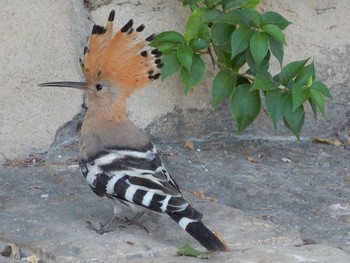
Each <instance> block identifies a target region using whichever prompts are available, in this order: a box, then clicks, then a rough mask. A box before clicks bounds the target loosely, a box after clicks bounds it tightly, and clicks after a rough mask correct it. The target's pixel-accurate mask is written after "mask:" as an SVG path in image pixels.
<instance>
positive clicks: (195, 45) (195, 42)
mask: <svg viewBox="0 0 350 263" xmlns="http://www.w3.org/2000/svg"><path fill="white" fill-rule="evenodd" d="M189 45H190V46H191V48H192V49H193V50H194V51H198V50H202V49H205V48H208V47H209V43H208V42H207V41H205V40H203V39H201V38H194V39H191V41H190V43H189Z"/></svg>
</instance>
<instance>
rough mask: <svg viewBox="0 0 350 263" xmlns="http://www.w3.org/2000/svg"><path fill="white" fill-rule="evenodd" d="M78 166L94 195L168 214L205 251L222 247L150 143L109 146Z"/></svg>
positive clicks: (223, 247)
mask: <svg viewBox="0 0 350 263" xmlns="http://www.w3.org/2000/svg"><path fill="white" fill-rule="evenodd" d="M80 168H81V172H82V174H83V175H84V176H85V178H86V180H87V182H88V183H89V185H90V187H91V188H92V190H93V191H94V192H95V193H96V194H97V195H99V196H104V195H105V196H107V197H109V198H112V199H118V200H119V201H122V202H123V203H124V204H126V205H128V204H135V205H138V206H142V207H145V208H147V209H150V210H152V211H155V212H160V213H167V214H168V215H169V216H170V217H171V218H172V219H173V220H174V221H176V222H177V223H178V224H179V225H180V226H181V227H182V228H183V229H184V230H186V231H187V232H188V233H189V234H190V235H191V236H192V237H193V238H195V239H196V240H197V241H198V242H199V243H200V244H201V245H203V246H204V247H205V248H206V249H207V250H209V251H218V250H221V251H223V250H225V246H224V244H223V243H222V242H221V241H220V240H219V239H218V238H217V237H216V236H215V235H214V234H213V233H212V232H211V231H210V230H209V229H208V228H207V227H206V226H205V225H204V224H203V223H202V221H201V219H202V214H201V213H200V212H199V211H197V210H195V209H194V208H192V207H191V205H190V204H189V202H188V201H187V200H186V199H185V198H184V196H183V194H182V193H181V190H180V189H179V187H178V185H177V184H176V183H175V181H174V180H173V178H172V177H171V176H170V174H169V173H168V172H167V170H166V169H165V167H164V166H163V164H162V161H161V159H160V157H159V155H158V154H157V151H156V149H155V147H154V146H153V145H152V144H151V143H149V146H148V147H147V149H145V150H144V151H138V150H136V149H114V150H113V149H110V150H108V151H105V152H103V153H100V154H99V155H97V157H96V158H94V159H93V160H91V159H90V160H81V161H80Z"/></svg>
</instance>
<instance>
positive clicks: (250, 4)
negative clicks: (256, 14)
mask: <svg viewBox="0 0 350 263" xmlns="http://www.w3.org/2000/svg"><path fill="white" fill-rule="evenodd" d="M259 3H260V0H248V1H247V3H245V4H244V5H242V8H243V9H248V8H255V7H256V6H257V5H258V4H259Z"/></svg>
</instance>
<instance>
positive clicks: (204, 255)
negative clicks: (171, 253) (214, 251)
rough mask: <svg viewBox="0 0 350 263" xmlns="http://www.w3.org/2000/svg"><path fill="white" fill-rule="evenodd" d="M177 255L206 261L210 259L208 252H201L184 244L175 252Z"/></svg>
mask: <svg viewBox="0 0 350 263" xmlns="http://www.w3.org/2000/svg"><path fill="white" fill-rule="evenodd" d="M177 254H178V255H179V256H188V257H196V258H201V259H208V258H210V257H211V254H210V252H201V251H199V250H197V249H195V248H194V247H192V246H191V244H190V243H189V242H188V240H187V242H186V244H185V245H184V246H182V247H180V248H178V250H177Z"/></svg>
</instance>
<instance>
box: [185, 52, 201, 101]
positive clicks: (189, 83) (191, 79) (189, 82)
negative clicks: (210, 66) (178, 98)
mask: <svg viewBox="0 0 350 263" xmlns="http://www.w3.org/2000/svg"><path fill="white" fill-rule="evenodd" d="M204 71H205V64H204V62H203V60H202V59H201V57H200V56H199V55H197V54H193V61H192V66H191V70H190V72H188V71H187V70H186V69H185V68H184V67H181V70H180V77H181V80H182V83H183V84H184V88H185V95H188V93H189V92H190V91H191V90H192V89H193V87H194V86H195V85H197V84H198V82H199V81H200V80H201V79H202V77H203V75H204Z"/></svg>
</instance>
